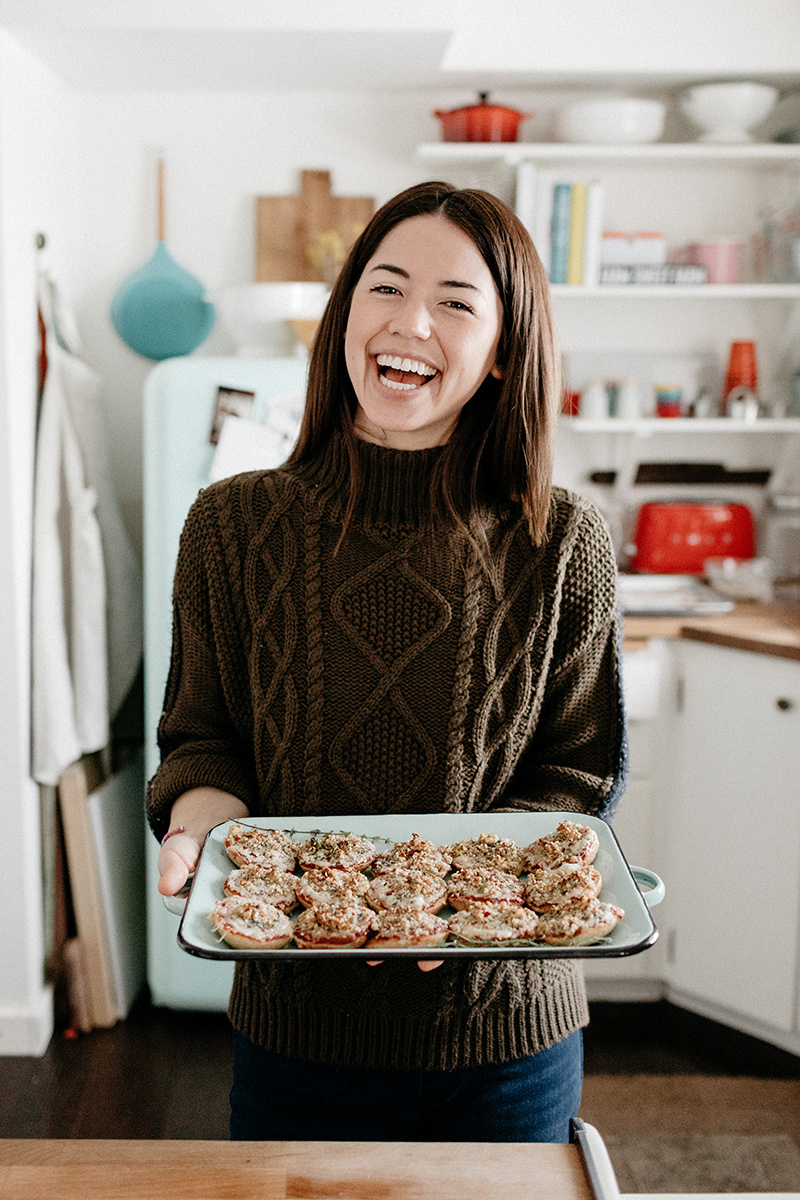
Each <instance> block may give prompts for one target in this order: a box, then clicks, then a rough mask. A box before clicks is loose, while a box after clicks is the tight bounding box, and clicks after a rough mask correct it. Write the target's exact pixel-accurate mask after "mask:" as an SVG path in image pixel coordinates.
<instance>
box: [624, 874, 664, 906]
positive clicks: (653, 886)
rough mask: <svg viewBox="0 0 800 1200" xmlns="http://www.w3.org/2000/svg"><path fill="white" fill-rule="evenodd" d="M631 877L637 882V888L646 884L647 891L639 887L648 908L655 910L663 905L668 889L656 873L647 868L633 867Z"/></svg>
mask: <svg viewBox="0 0 800 1200" xmlns="http://www.w3.org/2000/svg"><path fill="white" fill-rule="evenodd" d="M631 875H632V876H633V878H634V879H635V880H636V885H637V887H639V885H640V884H644V885H645V887H646V888H647V890H646V891H642V888H641V887H639V891H640V892H641V893H642V899H643V900H644V902H645V904H646V905H647V907H648V908H655V906H656V905H657V904H660V903H661V901H662V900H663V899H664V893H665V891H666V888H665V887H664V880H663V879H662V878H661V876H660V875H656V873H655V871H651V870H649V869H648V868H647V867H631Z"/></svg>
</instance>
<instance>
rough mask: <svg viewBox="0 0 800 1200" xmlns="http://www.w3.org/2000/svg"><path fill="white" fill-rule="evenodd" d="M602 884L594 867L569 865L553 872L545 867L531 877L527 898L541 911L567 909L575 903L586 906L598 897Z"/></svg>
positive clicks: (526, 891)
mask: <svg viewBox="0 0 800 1200" xmlns="http://www.w3.org/2000/svg"><path fill="white" fill-rule="evenodd" d="M602 882H603V881H602V879H601V878H600V872H599V871H596V870H595V869H594V867H574V866H572V864H570V863H565V864H564V865H563V866H561V867H556V868H555V870H552V871H548V870H546V869H544V868H542V869H541V870H538V871H532V872H531V873H530V875H529V876H528V882H527V886H526V888H525V899H526V900H527V902H528V904H530V906H531V908H534V909H536V911H537V912H548V911H550V910H552V909H557V908H564V907H565V906H566V905H567V904H571V903H573V902H579V903H581V904H585V903H587V902H588V901H589V900H592V899H593V898H594V897H595V896H596V895H597V894H598V892H599V891H600V887H601V884H602Z"/></svg>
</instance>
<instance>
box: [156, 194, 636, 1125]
mask: <svg viewBox="0 0 800 1200" xmlns="http://www.w3.org/2000/svg"><path fill="white" fill-rule="evenodd" d="M558 361H559V356H558V351H557V345H556V337H555V331H554V329H553V323H552V317H551V312H550V303H549V294H548V288H547V281H546V278H545V275H544V272H543V270H542V266H541V263H540V262H539V260H538V257H537V255H536V252H535V250H534V248H533V245H532V243H531V240H530V238H529V236H528V234H527V233H526V231H525V230H524V228H523V227H522V225H521V224H520V223H519V221H518V220H517V218H516V217H515V215H514V214H513V212H512V211H511V210H510V209H509V208H508V207H507V206H506V205H505V204H503V203H502V202H501V201H500V200H498V199H497V198H496V197H494V196H491V195H489V194H488V193H485V192H480V191H458V190H457V189H455V188H453V187H451V186H450V185H448V184H443V183H427V184H420V185H418V186H417V187H415V188H411V189H409V190H408V191H406V192H404V193H401V194H400V195H399V196H397V197H395V198H394V199H393V200H390V201H389V202H388V203H387V204H386V205H384V206H383V208H382V209H380V210H379V212H378V213H376V214H375V216H374V218H373V219H372V221H370V223H369V225H368V226H367V228H366V229H365V230H364V232H363V233H362V235H361V236H360V237H359V239H358V240H357V241H356V243H355V245H354V247H353V249H352V250H351V253H350V255H349V257H348V259H347V261H346V262H345V264H344V266H343V268H342V271H341V273H340V275H339V277H338V279H337V281H336V284H335V286H334V288H333V291H332V293H331V298H330V301H329V303H328V306H327V308H326V311H325V314H324V316H323V318H322V321H321V323H320V327H319V330H318V333H317V337H316V339H315V342H314V348H313V352H312V358H311V364H310V371H309V387H308V394H307V398H306V406H305V412H304V418H303V426H302V430H301V434H300V437H299V439H298V443H297V445H296V447H295V449H294V451H293V453H292V455H291V456H290V458H289V460H288V462H287V463H285V464H284V465H283V466H282V467H279V468H277V469H275V470H271V471H258V472H251V473H249V474H245V475H240V476H234V477H232V478H229V479H226V480H223V481H221V482H219V483H217V484H214V485H212V486H211V487H208V488H206V489H205V490H204V491H203V492H202V493H201V495H200V496H199V497H198V499H197V500H196V502H195V504H194V505H193V507H192V510H191V512H190V513H189V516H188V518H187V521H186V525H185V528H184V532H183V536H182V539H181V548H180V553H179V557H178V566H177V570H176V576H175V589H174V598H175V600H174V603H175V611H174V640H173V652H172V662H171V665H170V673H169V679H168V682H167V689H166V698H165V702H164V712H163V716H162V720H161V723H160V727H159V742H160V747H161V752H162V763H161V766H160V768H159V770H158V772H157V773H156V775H155V777H154V778H153V780H152V781H151V784H150V789H149V801H148V802H149V815H150V821H151V824H152V826H153V829H154V831H155V832H156V834H157V835H158V836H159V837H163V836H164V835H165V834H167V833H169V834H170V836H169V838H168V840H165V841H164V843H163V845H162V848H161V853H160V856H159V867H160V871H161V880H160V883H159V887H160V890H161V891H162V892H163V893H164V894H166V895H169V894H172V893H173V892H175V891H176V890H178V889H179V888H180V887H181V886H182V884H183V883H184V882H185V880H186V876H187V873H188V872H189V871H191V870H193V869H194V867H195V865H196V862H197V858H198V854H199V850H200V846H201V844H202V842H203V840H204V838H205V836H206V834H207V833H208V831H209V829H210V828H211V827H213V826H214V825H216V824H219V823H221V822H223V821H226V820H230V819H232V818H235V819H237V820H244V821H245V822H246V817H247V815H248V814H249V815H252V816H269V817H279V818H281V820H282V819H283V818H284V817H285V818H286V820H287V827H291V822H292V819H293V818H294V817H298V816H303V817H313V819H314V821H315V822H316V821H317V819H318V818H319V819H323V820H324V818H325V817H326V816H330V815H331V814H338V815H339V816H341V815H342V814H346V815H352V816H353V818H354V828H361V829H368V828H369V819H370V815H371V814H385V813H398V814H403V813H405V814H407V815H408V818H409V820H412V819H413V818H412V814H414V813H417V814H421V813H460V812H470V813H474V814H485V815H486V823H487V825H486V832H487V833H488V832H491V820H492V816H491V814H492V813H495V812H526V811H527V812H531V811H533V810H539V809H543V810H549V811H552V810H565V811H567V812H573V813H574V812H577V813H587V814H588V813H591V814H595V815H599V816H601V817H604V816H609V815H610V814H611V812H612V811H613V809H614V807H615V805H616V802H617V800H618V799H619V796H620V794H621V791H622V788H623V786H624V778H625V744H626V743H625V725H624V716H623V712H622V706H621V699H620V670H619V659H618V640H619V639H618V627H617V615H616V593H615V575H616V571H615V564H614V557H613V553H612V549H611V542H610V539H609V536H608V531H607V530H606V528H605V526H604V524H603V522H602V520H601V518H600V516H599V514H598V513H597V511H596V510H595V509H594V508H593V507H592V505H591V504H589V503H588V502H587V501H585V500H583V499H581V498H580V497H578V496H576V495H573V494H570V493H566V492H564V491H561V490H560V489H556V488H552V486H551V473H552V461H553V440H554V435H555V420H556V412H557V408H558V401H559V399H560V378H559V372H558ZM413 828H414V827H413V824H412V825H410V826H409V832H410V833H413ZM172 834H174V836H172ZM439 886H440V885H438V883H437V887H439ZM435 890H436V889H434V891H435ZM316 907H317V909H318V912H317V913H316V915H315V912H314V908H315V906H314V904H313V903H312V904H311V905H310V906H309V907H307V908H306V909H305V911H304V913H303V914H302V916H301V917H300V920H302V921H303V923H304V927H305V926H306V925H309V926H312V927H313V928H316V927H317V926H320V927H322V926H325V927H326V928H327V927H329V926H336V925H338V924H340V923H341V916H340V914H337V912H336V911H335V909H334V908H332V906H331V905H327V904H326V905H324V906H319V905H318V906H316ZM308 914H310V915H308ZM512 918H513V919H516V913H513V914H512ZM433 933H434V934H435V933H436V930H435V929H434V931H433ZM401 934H402V936H403V937H404V938H405V937H407V936H408V932H407V930H404V931H401ZM383 953H386V951H385V949H381V948H376V950H375V954H376V960H377V959H379V958H380V956H381V954H383ZM309 957H310V958H311V959H313V958H314V955H313V953H312V954H311V955H310V956H309ZM418 967H419V968H420V969H418ZM229 1011H230V1015H231V1019H232V1022H233V1025H234V1029H235V1031H236V1039H235V1046H236V1050H235V1066H234V1087H233V1091H232V1093H231V1113H232V1115H231V1131H232V1135H233V1136H234V1137H237V1138H249V1139H269V1140H287V1139H288V1140H296V1139H303V1138H305V1139H311V1140H342V1139H343V1140H374V1139H377V1140H389V1141H396V1140H408V1141H422V1140H439V1141H470V1140H474V1141H565V1140H567V1137H568V1129H569V1118H570V1117H571V1116H574V1115H575V1114H576V1112H577V1109H578V1104H579V1101H580V1090H581V1033H580V1030H581V1027H582V1026H583V1025H585V1024H586V1022H587V1020H588V1009H587V1005H586V997H585V993H584V989H583V980H582V976H581V975H580V968H579V967H577V966H576V964H575V963H574V962H568V961H566V960H559V961H547V962H543V961H541V960H521V959H504V960H496V961H493V960H490V959H475V960H471V959H452V958H449V959H448V960H447V961H446V962H444V963H440V962H438V961H437V960H435V959H432V960H430V959H429V960H425V961H420V962H419V964H415V962H414V960H413V958H405V959H398V958H397V957H392V958H391V961H384V962H382V963H380V962H378V961H375V962H365V961H362V960H353V959H352V958H348V959H347V960H342V959H337V958H333V959H330V958H328V957H326V958H325V959H324V960H322V961H320V960H317V961H311V962H309V961H308V958H304V959H303V961H302V962H298V961H297V960H296V959H295V960H294V961H284V960H280V961H272V960H269V961H268V960H267V959H265V958H264V957H263V956H262V957H261V958H260V959H259V960H258V961H254V960H253V959H252V958H250V959H249V960H246V961H242V962H239V963H237V967H236V974H235V978H234V986H233V993H232V996H231V1004H230V1010H229Z"/></svg>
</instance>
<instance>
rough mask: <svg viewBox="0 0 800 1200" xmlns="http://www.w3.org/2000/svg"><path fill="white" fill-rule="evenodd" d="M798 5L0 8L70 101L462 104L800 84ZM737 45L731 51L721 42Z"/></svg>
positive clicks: (555, 2) (160, 2) (531, 2)
mask: <svg viewBox="0 0 800 1200" xmlns="http://www.w3.org/2000/svg"><path fill="white" fill-rule="evenodd" d="M799 7H800V4H799V3H798V0H759V4H758V5H753V3H752V0H702V3H701V4H698V3H697V0H400V2H399V3H390V2H388V0H0V28H3V29H5V30H7V31H8V32H9V33H10V34H11V35H12V36H14V37H15V38H16V39H17V40H18V41H20V42H21V43H22V44H23V45H24V46H26V47H27V48H28V49H29V50H30V51H31V52H32V53H33V54H34V55H35V56H36V57H37V58H39V59H41V60H42V61H43V62H45V63H46V64H48V65H49V66H50V67H51V69H52V70H53V71H54V72H55V73H56V74H57V75H58V76H59V77H60V78H61V79H62V80H63V81H64V82H65V84H66V85H67V86H69V87H75V88H80V89H85V90H89V91H93V90H99V91H104V90H120V89H124V90H131V89H133V90H142V89H144V90H155V91H160V90H172V89H176V90H219V89H227V90H237V91H264V90H269V89H278V90H281V91H285V90H293V89H298V90H304V89H308V88H313V89H317V90H318V89H330V90H337V91H338V90H358V91H364V90H374V91H394V92H396V91H400V90H409V89H411V90H414V89H422V88H425V89H428V90H438V91H442V90H445V89H447V90H453V89H457V90H459V91H461V92H462V93H463V94H464V96H465V98H467V97H469V96H470V95H474V93H475V92H476V91H478V90H486V89H495V88H497V89H498V99H502V93H503V92H505V93H507V92H508V91H509V90H512V89H515V88H516V89H521V88H528V89H530V88H531V87H541V86H546V87H563V86H572V87H574V86H576V85H577V86H596V85H597V84H607V83H608V80H609V76H610V75H613V78H614V82H615V83H617V84H619V85H621V86H628V87H635V88H636V89H637V90H638V91H639V92H640V93H646V92H647V91H648V90H649V91H659V90H663V89H664V88H665V87H672V86H676V85H678V84H683V83H687V82H692V81H694V80H696V79H698V78H703V77H713V76H715V75H716V76H719V75H720V74H727V75H737V74H750V75H751V76H753V77H758V78H762V79H765V80H769V81H771V82H775V83H778V84H780V85H783V86H787V85H792V84H794V85H796V83H797V80H798V78H800V18H799V16H798V8H799ZM721 30H724V34H725V36H724V37H721V36H720V32H721Z"/></svg>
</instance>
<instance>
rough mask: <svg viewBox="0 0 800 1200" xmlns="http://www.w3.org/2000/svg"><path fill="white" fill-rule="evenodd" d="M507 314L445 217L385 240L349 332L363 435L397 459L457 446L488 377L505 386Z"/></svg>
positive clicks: (477, 256) (359, 287) (355, 302)
mask: <svg viewBox="0 0 800 1200" xmlns="http://www.w3.org/2000/svg"><path fill="white" fill-rule="evenodd" d="M501 329H502V305H501V302H500V296H499V295H498V292H497V288H496V287H495V284H494V280H493V279H492V276H491V272H490V271H489V268H488V266H487V265H486V263H485V261H484V259H483V257H482V256H481V253H480V251H479V250H478V248H477V246H476V245H475V243H474V242H473V241H472V239H471V238H470V237H469V236H468V235H467V234H466V233H463V232H462V230H460V229H458V228H457V227H456V226H455V225H453V224H451V222H450V221H448V220H446V219H445V218H444V217H440V216H422V217H411V218H409V219H408V220H407V221H402V222H401V223H400V224H399V225H396V226H395V227H394V229H392V230H391V232H389V233H387V235H386V237H385V238H384V239H383V241H382V242H381V244H380V245H379V247H378V249H377V251H376V252H375V254H374V255H373V256H372V258H371V259H370V260H369V262H368V263H367V265H366V267H365V268H364V273H363V274H362V276H361V278H360V279H359V281H358V283H357V284H356V287H355V290H354V292H353V299H352V303H351V306H350V315H349V317H348V321H347V329H346V330H345V340H344V348H345V360H346V362H347V371H348V374H349V376H350V380H351V382H352V384H353V388H354V390H355V394H356V397H357V399H358V409H357V411H356V414H355V426H356V432H357V433H358V435H359V437H362V438H364V439H365V440H366V441H373V442H378V443H380V444H381V445H384V446H389V447H392V448H394V449H397V450H422V449H425V448H427V447H429V446H439V445H442V444H443V443H444V442H446V441H447V439H448V438H449V437H450V434H451V433H452V432H453V429H454V428H455V426H456V423H457V421H458V417H459V414H460V412H461V409H462V408H463V407H464V405H465V404H466V403H467V401H468V400H469V399H470V398H471V397H472V396H474V395H475V392H476V391H477V390H478V388H479V387H480V385H481V383H483V381H484V379H485V378H486V376H487V375H494V376H495V378H497V379H499V378H500V377H501V374H502V372H501V370H500V368H499V367H498V365H497V346H498V343H499V341H500V333H501Z"/></svg>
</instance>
